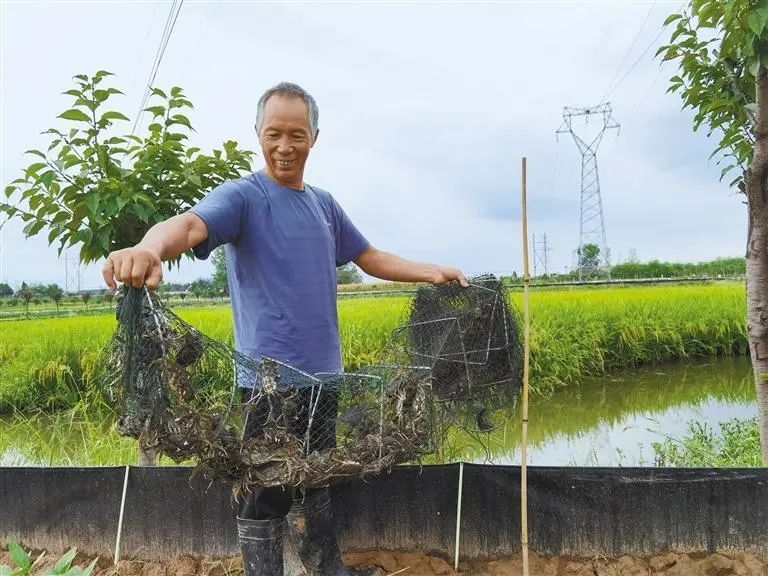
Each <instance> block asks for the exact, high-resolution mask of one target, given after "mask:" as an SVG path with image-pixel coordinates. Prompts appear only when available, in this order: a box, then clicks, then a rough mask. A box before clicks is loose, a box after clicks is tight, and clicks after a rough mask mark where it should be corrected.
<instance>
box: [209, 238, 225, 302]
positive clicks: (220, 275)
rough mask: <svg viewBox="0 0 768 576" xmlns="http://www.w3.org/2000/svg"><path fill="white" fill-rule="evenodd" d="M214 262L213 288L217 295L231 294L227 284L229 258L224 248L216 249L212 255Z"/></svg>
mask: <svg viewBox="0 0 768 576" xmlns="http://www.w3.org/2000/svg"><path fill="white" fill-rule="evenodd" d="M211 260H212V261H213V277H212V278H211V286H212V288H213V290H214V291H215V292H216V293H217V294H229V284H228V282H227V256H226V253H225V252H224V248H223V247H219V248H216V250H214V251H213V254H212V255H211Z"/></svg>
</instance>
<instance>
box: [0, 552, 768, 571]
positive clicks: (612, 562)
mask: <svg viewBox="0 0 768 576" xmlns="http://www.w3.org/2000/svg"><path fill="white" fill-rule="evenodd" d="M39 554H40V552H37V553H36V554H35V555H34V556H33V557H37V556H38V555H39ZM55 560H56V558H55V557H54V556H51V555H48V554H44V555H43V556H42V558H40V559H39V560H38V562H37V564H36V565H35V568H34V569H33V570H32V572H31V574H32V575H33V576H42V575H43V574H44V573H45V572H46V570H48V569H50V568H51V566H53V564H54V562H55ZM91 561H92V558H88V557H86V556H83V555H80V554H78V556H77V557H76V558H75V561H74V562H73V565H78V566H83V567H84V566H86V565H88V564H89V563H90V562H91ZM344 562H345V563H346V564H347V565H350V566H357V567H365V566H379V567H381V568H382V569H383V570H384V574H386V575H388V576H395V575H398V576H400V575H402V576H519V575H521V574H522V559H521V557H520V555H517V556H515V557H512V558H505V559H497V560H486V561H468V562H463V563H461V564H460V565H459V571H458V572H454V570H453V566H452V563H451V562H448V561H446V559H444V558H439V557H436V556H429V555H427V554H422V553H419V552H389V551H382V550H376V551H368V552H348V553H345V554H344ZM10 563H11V561H10V555H9V554H8V553H7V552H0V565H2V564H10ZM529 567H530V574H531V576H768V562H765V561H761V560H759V559H758V558H757V557H755V556H753V555H751V554H742V553H734V554H677V553H670V554H664V555H662V556H654V557H651V558H636V557H633V556H620V557H617V558H606V557H596V558H569V557H564V556H538V555H537V554H535V553H533V552H531V553H530V555H529ZM93 574H94V575H95V576H242V574H243V564H242V561H241V560H240V558H239V557H234V558H221V559H211V558H194V557H191V556H181V557H179V558H175V559H173V560H170V561H168V562H146V561H141V560H138V559H131V560H121V561H120V563H119V564H118V566H113V565H112V564H111V561H110V560H109V559H107V558H100V559H99V560H98V563H97V568H96V570H94V572H93ZM286 576H295V575H290V574H286Z"/></svg>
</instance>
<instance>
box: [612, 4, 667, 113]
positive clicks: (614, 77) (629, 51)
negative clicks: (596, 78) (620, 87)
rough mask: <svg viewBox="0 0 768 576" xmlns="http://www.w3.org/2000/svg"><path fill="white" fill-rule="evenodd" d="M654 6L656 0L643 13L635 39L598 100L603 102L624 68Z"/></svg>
mask: <svg viewBox="0 0 768 576" xmlns="http://www.w3.org/2000/svg"><path fill="white" fill-rule="evenodd" d="M655 7H656V2H654V3H653V4H651V7H650V9H649V10H648V13H647V14H646V15H645V19H644V20H643V23H642V24H641V25H640V30H638V31H637V34H635V39H634V40H632V44H630V45H629V48H627V51H626V52H625V53H624V58H622V60H621V64H619V67H618V68H617V69H616V73H615V74H614V75H613V78H611V81H610V82H608V87H607V88H606V89H605V93H604V94H603V97H602V98H600V102H601V103H602V102H605V98H606V96H607V95H608V93H609V91H610V90H611V88H612V87H613V83H614V81H615V80H616V78H617V77H618V76H619V73H620V72H621V69H622V68H624V64H626V62H627V58H629V55H630V54H631V53H632V49H633V48H634V47H635V45H636V44H637V41H638V40H639V39H640V34H642V33H643V30H645V25H646V24H647V23H648V19H649V18H650V17H651V13H652V12H653V9H654V8H655Z"/></svg>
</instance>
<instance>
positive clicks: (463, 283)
mask: <svg viewBox="0 0 768 576" xmlns="http://www.w3.org/2000/svg"><path fill="white" fill-rule="evenodd" d="M458 280H459V284H461V286H462V288H469V280H467V277H466V276H464V274H463V273H462V272H459V278H458Z"/></svg>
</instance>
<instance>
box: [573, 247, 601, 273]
mask: <svg viewBox="0 0 768 576" xmlns="http://www.w3.org/2000/svg"><path fill="white" fill-rule="evenodd" d="M577 253H578V255H579V268H581V269H582V270H587V271H595V270H597V269H598V268H600V247H599V246H598V245H597V244H584V245H583V246H582V247H581V248H579V249H578V250H577Z"/></svg>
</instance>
